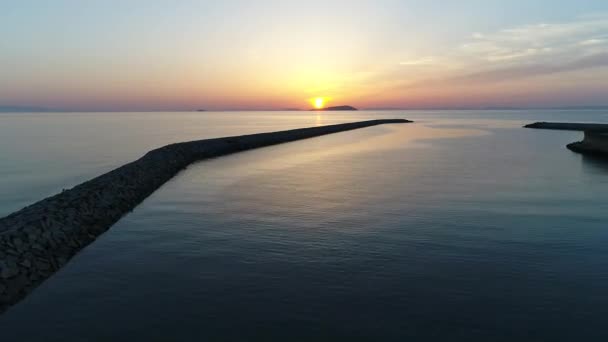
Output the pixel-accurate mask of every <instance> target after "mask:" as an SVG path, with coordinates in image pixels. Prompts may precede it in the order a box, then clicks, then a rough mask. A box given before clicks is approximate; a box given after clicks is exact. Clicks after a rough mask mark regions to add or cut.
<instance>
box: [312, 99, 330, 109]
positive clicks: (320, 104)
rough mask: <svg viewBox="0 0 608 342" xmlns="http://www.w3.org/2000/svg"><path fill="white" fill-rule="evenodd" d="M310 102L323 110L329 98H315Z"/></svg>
mask: <svg viewBox="0 0 608 342" xmlns="http://www.w3.org/2000/svg"><path fill="white" fill-rule="evenodd" d="M310 102H311V103H312V105H313V106H314V107H315V108H316V109H321V108H323V107H325V102H327V98H324V97H315V98H313V99H311V100H310Z"/></svg>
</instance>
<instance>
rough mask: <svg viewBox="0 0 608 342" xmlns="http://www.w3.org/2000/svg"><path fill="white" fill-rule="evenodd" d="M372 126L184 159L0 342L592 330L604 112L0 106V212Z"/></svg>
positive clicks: (488, 335)
mask: <svg viewBox="0 0 608 342" xmlns="http://www.w3.org/2000/svg"><path fill="white" fill-rule="evenodd" d="M372 118H408V119H414V120H416V123H415V124H407V125H384V126H377V127H371V128H366V129H361V130H356V131H351V132H345V133H339V134H334V135H329V136H324V137H319V138H314V139H309V140H302V141H298V142H293V143H288V144H283V145H277V146H273V147H268V148H263V149H259V150H254V151H249V152H244V153H240V154H235V155H231V156H227V157H222V158H217V159H214V160H209V161H204V162H200V163H197V164H195V165H192V166H191V167H189V168H188V169H187V170H185V171H184V172H182V173H180V174H179V175H178V176H177V177H176V178H174V179H173V180H172V181H170V182H169V183H167V184H165V185H164V186H163V187H162V188H161V189H159V190H158V191H157V192H155V193H154V194H153V195H152V196H150V197H149V198H148V199H147V200H146V201H145V202H144V203H142V204H141V205H140V206H139V207H138V208H137V209H136V210H135V211H134V212H132V213H131V214H129V215H128V216H126V217H125V218H123V219H122V220H121V221H120V222H118V223H117V224H116V225H115V226H114V227H113V228H112V229H111V230H109V231H108V232H107V233H105V234H104V235H102V236H101V237H100V238H99V239H98V240H97V241H96V242H94V243H93V244H91V245H90V246H88V247H87V248H85V249H84V250H83V251H82V252H81V253H79V254H78V255H77V256H76V257H75V258H74V259H72V260H71V261H70V263H69V264H68V265H67V266H66V267H65V268H63V269H62V270H61V271H59V272H58V273H57V274H55V275H54V276H53V277H52V278H50V279H49V280H47V281H46V282H45V283H44V284H43V285H41V286H40V287H39V288H38V289H37V290H36V291H35V292H34V293H33V294H32V295H30V296H29V297H28V298H26V299H25V300H24V301H22V302H21V303H19V304H18V305H16V306H14V307H13V308H12V309H10V310H9V311H8V312H6V313H5V314H4V315H3V316H0V334H1V337H0V339H1V340H2V341H110V340H111V341H176V340H184V341H195V340H235V341H252V340H259V341H268V340H281V341H287V340H290V341H291V340H334V341H336V340H344V341H352V340H370V341H371V340H374V341H377V340H395V341H397V340H404V339H405V338H411V339H412V340H419V341H422V340H429V341H513V340H519V341H573V340H578V341H605V340H607V339H608V325H606V317H608V291H607V289H608V225H607V223H608V163H607V162H604V161H602V160H596V159H590V158H588V157H583V156H581V155H578V154H575V153H572V152H570V151H568V150H567V149H566V148H565V145H566V144H567V143H569V142H572V141H576V140H580V139H581V137H582V134H581V133H580V132H559V131H542V130H529V129H523V128H520V126H521V125H523V124H525V123H528V122H532V121H538V120H551V121H589V122H608V111H474V112H467V111H444V112H441V111H435V112H432V111H396V112H367V111H361V112H355V113H351V112H348V113H310V112H243V113H235V112H231V113H228V112H227V113H213V112H208V113H69V114H68V113H65V114H1V115H0V156H1V157H2V158H1V162H0V192H1V194H2V196H0V215H1V216H4V215H6V214H9V213H10V212H12V211H15V210H17V209H19V208H21V207H23V206H24V205H27V204H29V203H32V202H35V201H37V200H39V199H41V198H43V197H45V196H48V195H52V194H54V193H56V192H58V191H60V190H61V189H62V188H68V187H71V186H73V185H76V184H78V183H80V182H82V181H84V180H87V179H89V178H91V177H93V176H96V175H98V174H101V173H103V172H106V171H109V170H111V169H113V168H114V167H117V166H119V165H121V164H123V163H125V162H128V161H131V160H133V159H136V158H138V157H139V156H141V155H143V154H144V153H145V152H146V151H147V150H149V149H152V148H155V147H159V146H161V145H165V144H168V143H171V142H178V141H186V140H193V139H202V138H210V137H220V136H226V135H239V134H245V133H255V132H266V131H275V130H282V129H289V128H297V127H306V126H314V125H325V124H332V123H339V122H348V121H357V120H364V119H372Z"/></svg>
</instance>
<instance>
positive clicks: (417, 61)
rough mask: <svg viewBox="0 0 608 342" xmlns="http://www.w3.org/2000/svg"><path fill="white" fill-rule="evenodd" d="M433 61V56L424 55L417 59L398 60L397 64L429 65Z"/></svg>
mask: <svg viewBox="0 0 608 342" xmlns="http://www.w3.org/2000/svg"><path fill="white" fill-rule="evenodd" d="M434 62H435V58H434V57H424V58H419V59H411V60H405V61H402V62H399V65H409V66H415V65H430V64H433V63H434Z"/></svg>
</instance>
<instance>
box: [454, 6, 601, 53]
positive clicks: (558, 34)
mask: <svg viewBox="0 0 608 342" xmlns="http://www.w3.org/2000/svg"><path fill="white" fill-rule="evenodd" d="M607 36H608V15H596V16H593V17H584V18H579V19H577V20H574V21H572V22H566V23H538V24H531V25H523V26H519V27H513V28H507V29H503V30H500V31H497V32H490V33H474V34H473V35H472V40H470V41H468V42H465V43H464V44H462V45H461V46H460V49H459V50H458V51H457V55H460V57H469V58H473V59H475V60H477V61H485V62H505V61H517V62H522V61H529V60H542V59H554V58H555V57H570V58H574V57H577V56H578V57H581V56H584V55H586V54H597V53H600V52H606V51H608V44H607V43H608V41H606V39H605V37H607Z"/></svg>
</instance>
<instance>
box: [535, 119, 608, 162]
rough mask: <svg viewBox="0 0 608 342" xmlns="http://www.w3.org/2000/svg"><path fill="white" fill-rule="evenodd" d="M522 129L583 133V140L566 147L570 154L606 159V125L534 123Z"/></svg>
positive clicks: (607, 151) (607, 137) (607, 134)
mask: <svg viewBox="0 0 608 342" xmlns="http://www.w3.org/2000/svg"><path fill="white" fill-rule="evenodd" d="M524 128H536V129H554V130H565V131H583V132H585V136H584V138H583V140H581V141H577V142H573V143H570V144H568V145H566V148H568V149H569V150H570V151H572V152H576V153H581V154H587V155H593V156H596V157H608V124H595V123H576V122H535V123H532V124H528V125H525V126H524Z"/></svg>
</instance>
